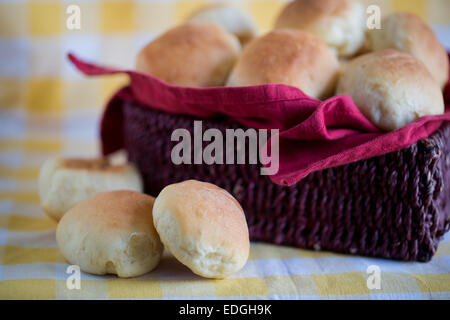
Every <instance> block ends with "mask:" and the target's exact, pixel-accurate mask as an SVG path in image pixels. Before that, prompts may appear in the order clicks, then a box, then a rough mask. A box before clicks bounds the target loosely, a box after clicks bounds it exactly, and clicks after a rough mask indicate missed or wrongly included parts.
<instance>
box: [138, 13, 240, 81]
mask: <svg viewBox="0 0 450 320" xmlns="http://www.w3.org/2000/svg"><path fill="white" fill-rule="evenodd" d="M240 52H241V46H240V44H239V40H238V39H237V38H236V37H235V36H234V35H232V34H230V33H228V32H227V31H225V30H224V29H223V28H222V27H221V26H219V25H218V24H215V23H206V22H188V23H186V24H183V25H180V26H177V27H175V28H173V29H170V30H168V31H167V32H165V33H163V34H162V35H160V36H159V37H157V38H156V39H155V40H153V41H152V42H150V43H149V44H148V45H147V46H145V47H144V48H143V49H142V50H141V51H140V52H139V54H138V56H137V61H136V69H137V70H138V71H140V72H143V73H149V74H151V75H153V76H155V77H157V78H159V79H161V80H163V81H165V82H167V83H170V84H173V85H177V86H188V87H213V86H222V85H224V83H225V81H226V79H227V77H228V74H229V72H230V70H231V68H232V67H233V65H234V63H235V62H236V59H237V58H238V56H239V54H240Z"/></svg>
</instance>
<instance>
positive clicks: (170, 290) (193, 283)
mask: <svg viewBox="0 0 450 320" xmlns="http://www.w3.org/2000/svg"><path fill="white" fill-rule="evenodd" d="M160 285H161V289H162V294H163V296H164V297H214V296H215V295H216V288H215V287H214V280H208V279H198V278H197V279H196V278H194V279H163V280H161V282H160Z"/></svg>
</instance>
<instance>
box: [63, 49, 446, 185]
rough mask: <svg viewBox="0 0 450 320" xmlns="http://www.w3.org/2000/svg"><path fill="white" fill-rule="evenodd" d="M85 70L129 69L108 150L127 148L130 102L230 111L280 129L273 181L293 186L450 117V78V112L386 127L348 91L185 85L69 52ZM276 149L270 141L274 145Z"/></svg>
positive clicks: (114, 103)
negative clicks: (327, 94)
mask: <svg viewBox="0 0 450 320" xmlns="http://www.w3.org/2000/svg"><path fill="white" fill-rule="evenodd" d="M69 59H70V60H71V61H72V63H73V64H74V65H75V66H76V67H77V68H78V69H79V70H80V71H81V72H83V73H84V74H85V75H89V76H93V75H105V74H114V73H126V74H128V75H129V76H130V80H131V81H130V84H129V85H128V86H126V87H125V88H123V89H121V90H119V91H118V92H117V93H116V94H115V95H114V96H113V97H112V98H111V100H110V101H109V103H108V104H107V106H106V110H105V112H104V114H103V119H102V121H101V129H100V135H101V140H102V151H103V153H104V154H105V155H107V154H109V153H112V152H114V151H117V150H119V149H122V148H123V147H124V145H123V144H124V143H123V141H124V140H123V130H122V128H123V124H122V121H123V117H122V106H123V103H124V102H125V101H135V102H138V103H140V104H141V105H142V106H143V107H145V108H154V109H158V110H163V111H166V112H169V113H175V114H188V115H193V116H198V117H201V118H203V117H205V118H208V117H214V116H217V115H226V116H228V117H229V118H231V119H232V120H235V121H237V122H239V123H241V124H243V125H246V126H250V127H253V128H256V129H279V130H280V135H279V141H280V157H279V171H278V173H277V174H275V175H272V176H270V178H271V179H272V181H273V182H275V183H277V184H281V185H292V184H295V183H296V182H298V181H299V180H301V179H302V178H304V177H305V176H307V175H308V174H309V173H311V172H313V171H316V170H322V169H326V168H330V167H334V166H340V165H344V164H348V163H351V162H355V161H359V160H363V159H368V158H371V157H375V156H379V155H383V154H386V153H389V152H393V151H397V150H400V149H403V148H406V147H408V146H410V145H411V144H413V143H415V142H417V141H418V140H420V139H423V138H426V137H428V136H429V135H430V134H431V133H433V132H434V131H436V130H437V129H438V128H439V127H440V126H441V124H442V122H443V121H448V120H450V81H449V84H448V85H447V87H446V90H445V92H444V97H445V103H446V113H445V114H444V115H440V116H427V117H423V118H421V119H419V120H417V121H415V122H413V123H411V124H409V125H407V126H405V127H403V128H401V129H399V130H396V131H393V132H382V131H380V130H379V129H377V128H376V127H375V126H374V125H373V124H372V123H371V122H370V121H369V120H367V119H366V118H365V117H364V116H363V115H362V114H361V112H360V111H359V109H358V108H357V107H356V106H355V104H354V103H353V101H352V99H351V98H350V97H348V96H336V97H333V98H330V99H328V100H326V101H320V100H316V99H313V98H311V97H308V96H307V95H305V94H304V93H303V92H301V91H300V90H299V89H297V88H294V87H290V86H286V85H273V84H270V85H262V86H251V87H238V88H232V87H216V88H186V87H177V86H173V85H169V84H166V83H164V82H162V81H160V80H158V79H157V78H154V77H152V76H150V75H146V74H142V73H139V72H136V71H130V70H119V69H113V68H107V67H101V66H97V65H94V64H91V63H87V62H84V61H82V60H80V59H78V58H77V57H76V56H74V55H73V54H69ZM269 147H270V146H269Z"/></svg>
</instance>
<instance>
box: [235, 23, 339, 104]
mask: <svg viewBox="0 0 450 320" xmlns="http://www.w3.org/2000/svg"><path fill="white" fill-rule="evenodd" d="M338 70H339V62H338V60H337V58H336V56H335V55H334V54H333V53H332V52H331V50H330V49H329V48H328V47H327V45H326V44H325V43H324V42H323V41H322V40H320V39H317V38H316V37H314V36H312V35H310V34H308V33H306V32H303V31H299V30H292V29H277V30H274V31H271V32H270V33H268V34H266V35H264V36H262V37H259V38H256V39H254V40H253V41H252V42H250V43H249V44H248V45H247V46H246V47H245V48H244V51H243V53H242V55H241V57H240V58H239V60H238V62H237V63H236V65H235V67H234V69H233V71H232V72H231V75H230V77H229V79H228V82H227V86H251V85H260V84H268V83H276V84H286V85H290V86H294V87H297V88H299V89H300V90H302V91H303V92H304V93H306V94H307V95H309V96H311V97H314V98H319V99H323V98H327V97H329V96H330V95H331V94H332V93H333V92H334V90H335V85H336V79H337V72H338Z"/></svg>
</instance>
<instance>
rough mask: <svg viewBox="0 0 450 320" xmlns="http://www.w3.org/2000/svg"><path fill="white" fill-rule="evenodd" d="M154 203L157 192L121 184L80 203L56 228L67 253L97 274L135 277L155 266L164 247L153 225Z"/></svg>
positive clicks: (75, 261) (65, 253)
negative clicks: (129, 188)
mask: <svg viewBox="0 0 450 320" xmlns="http://www.w3.org/2000/svg"><path fill="white" fill-rule="evenodd" d="M153 203H154V198H153V197H150V196H147V195H144V194H142V193H139V192H135V191H126V190H120V191H110V192H102V193H99V194H97V195H95V196H93V197H92V198H89V199H88V200H85V201H83V202H81V203H79V204H77V205H76V206H75V207H73V208H72V209H70V210H69V211H68V212H67V213H66V214H65V215H64V217H62V219H61V221H60V222H59V223H58V226H57V228H56V241H57V242H58V246H59V249H60V251H61V253H62V255H63V256H64V257H65V258H66V259H67V261H68V262H69V263H71V264H76V265H79V266H80V269H81V270H83V271H85V272H88V273H92V274H98V275H103V274H117V275H118V276H119V277H136V276H139V275H142V274H144V273H147V272H149V271H151V270H153V269H154V268H155V267H156V266H157V265H158V263H159V260H160V258H161V254H162V251H163V246H162V243H161V241H160V240H159V236H158V233H157V232H156V230H155V227H154V226H153V217H152V210H153Z"/></svg>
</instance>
